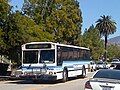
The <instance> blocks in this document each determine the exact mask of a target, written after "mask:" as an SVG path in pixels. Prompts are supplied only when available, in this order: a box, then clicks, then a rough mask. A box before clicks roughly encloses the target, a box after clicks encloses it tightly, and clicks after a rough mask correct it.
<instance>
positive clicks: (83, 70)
mask: <svg viewBox="0 0 120 90" xmlns="http://www.w3.org/2000/svg"><path fill="white" fill-rule="evenodd" d="M82 77H83V78H85V77H86V69H85V66H83V67H82Z"/></svg>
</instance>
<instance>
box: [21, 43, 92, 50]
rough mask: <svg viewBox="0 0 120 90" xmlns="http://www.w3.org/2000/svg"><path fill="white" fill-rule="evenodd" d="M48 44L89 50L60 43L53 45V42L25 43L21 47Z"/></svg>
mask: <svg viewBox="0 0 120 90" xmlns="http://www.w3.org/2000/svg"><path fill="white" fill-rule="evenodd" d="M49 43H50V44H55V45H59V46H65V47H73V48H80V49H86V50H90V49H89V48H85V47H79V46H74V45H66V44H60V43H53V42H30V43H25V44H23V45H27V44H49Z"/></svg>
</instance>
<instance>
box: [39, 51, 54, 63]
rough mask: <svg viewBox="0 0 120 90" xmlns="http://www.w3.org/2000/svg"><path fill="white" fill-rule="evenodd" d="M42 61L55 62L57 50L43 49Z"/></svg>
mask: <svg viewBox="0 0 120 90" xmlns="http://www.w3.org/2000/svg"><path fill="white" fill-rule="evenodd" d="M39 62H40V63H44V62H46V63H54V62H55V50H41V53H40V61H39Z"/></svg>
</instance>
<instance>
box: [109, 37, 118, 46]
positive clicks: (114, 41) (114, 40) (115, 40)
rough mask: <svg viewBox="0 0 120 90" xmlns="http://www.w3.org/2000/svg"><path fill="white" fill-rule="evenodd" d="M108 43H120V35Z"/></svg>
mask: <svg viewBox="0 0 120 90" xmlns="http://www.w3.org/2000/svg"><path fill="white" fill-rule="evenodd" d="M108 43H111V44H118V45H120V36H117V37H114V38H111V39H109V40H108Z"/></svg>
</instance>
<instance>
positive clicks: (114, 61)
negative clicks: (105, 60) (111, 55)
mask: <svg viewBox="0 0 120 90" xmlns="http://www.w3.org/2000/svg"><path fill="white" fill-rule="evenodd" d="M117 65H120V60H119V59H113V60H112V62H111V65H110V68H111V69H114V68H115V67H116V66H117Z"/></svg>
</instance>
